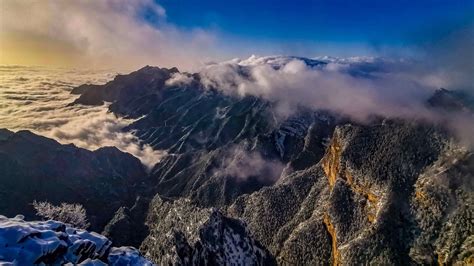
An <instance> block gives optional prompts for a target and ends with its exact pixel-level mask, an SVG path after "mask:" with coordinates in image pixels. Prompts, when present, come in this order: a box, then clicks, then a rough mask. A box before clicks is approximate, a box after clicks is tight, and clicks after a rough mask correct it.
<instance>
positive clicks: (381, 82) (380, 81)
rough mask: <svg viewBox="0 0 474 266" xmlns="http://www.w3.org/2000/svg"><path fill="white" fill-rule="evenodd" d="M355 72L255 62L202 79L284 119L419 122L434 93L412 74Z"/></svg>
mask: <svg viewBox="0 0 474 266" xmlns="http://www.w3.org/2000/svg"><path fill="white" fill-rule="evenodd" d="M310 63H311V62H310ZM313 63H314V62H313ZM357 68H358V66H357V65H355V66H354V65H350V64H346V63H337V62H331V63H329V64H327V65H314V66H311V65H308V64H307V63H305V62H304V61H303V59H299V58H290V57H262V58H257V57H255V56H253V57H251V58H249V59H246V60H243V61H240V60H232V61H228V62H223V63H220V64H213V65H209V66H207V67H206V68H204V69H203V70H202V71H201V72H200V73H201V76H202V83H203V84H204V86H206V87H208V88H209V87H215V88H217V89H220V90H222V91H223V92H224V93H226V94H230V95H238V96H247V95H252V96H258V97H262V98H264V99H267V100H270V101H272V102H274V103H275V104H276V106H277V108H276V110H277V113H278V114H279V115H282V116H288V115H291V114H292V113H294V112H296V110H297V108H298V106H303V107H309V108H313V109H315V108H317V109H328V110H331V111H335V112H337V113H341V114H344V115H348V116H350V117H352V118H354V119H356V120H361V121H363V120H366V119H367V118H368V117H369V116H371V115H374V114H376V115H383V116H392V117H401V116H411V115H413V114H416V115H420V116H423V115H425V113H426V108H425V107H424V106H423V105H422V104H421V103H422V101H424V100H426V99H427V98H428V97H429V95H430V94H431V93H432V92H433V91H434V90H435V89H437V87H435V86H433V85H432V84H429V82H425V80H424V79H423V78H424V77H423V76H417V75H416V74H415V73H409V72H403V71H395V72H385V71H372V72H371V73H369V74H370V75H371V76H370V77H361V76H359V75H354V74H353V73H352V72H354V71H357V70H358V69H357Z"/></svg>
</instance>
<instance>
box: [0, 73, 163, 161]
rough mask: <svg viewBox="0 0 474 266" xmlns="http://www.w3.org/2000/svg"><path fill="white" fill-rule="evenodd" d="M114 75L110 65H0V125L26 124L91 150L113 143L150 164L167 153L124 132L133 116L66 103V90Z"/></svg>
mask: <svg viewBox="0 0 474 266" xmlns="http://www.w3.org/2000/svg"><path fill="white" fill-rule="evenodd" d="M114 75H115V73H114V72H112V71H110V70H103V71H97V70H96V71H87V70H67V69H51V68H41V67H14V68H12V67H0V86H1V88H0V128H8V129H11V130H14V131H16V130H21V129H27V130H31V131H33V132H35V133H37V134H40V135H44V136H46V137H50V138H53V139H56V140H57V141H59V142H61V143H63V144H68V143H73V144H75V145H76V146H79V147H82V148H86V149H90V150H95V149H97V148H100V147H104V146H115V147H117V148H119V149H120V150H122V151H124V152H128V153H131V154H132V155H134V156H136V157H137V158H139V159H140V160H141V161H142V163H143V164H144V165H146V166H147V167H148V168H151V167H153V166H154V164H156V163H157V162H158V161H159V160H160V159H161V157H162V156H163V155H164V154H165V152H163V151H155V150H153V149H152V148H151V147H150V146H149V145H146V144H141V143H140V141H139V140H138V139H137V138H136V137H135V136H134V135H133V134H132V133H131V132H123V131H122V128H124V127H125V126H127V125H129V124H130V123H131V122H132V121H130V120H126V119H122V118H117V117H115V115H113V114H112V113H109V112H107V105H103V106H95V107H90V106H81V105H76V106H68V104H69V103H71V102H72V101H73V100H74V98H75V97H77V96H74V95H71V94H70V91H71V89H72V88H73V87H74V86H78V85H80V84H83V83H96V84H97V83H104V82H106V81H108V80H110V79H112V78H113V76H114Z"/></svg>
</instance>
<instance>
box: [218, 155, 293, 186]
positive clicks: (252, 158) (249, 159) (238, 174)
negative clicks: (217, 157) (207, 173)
mask: <svg viewBox="0 0 474 266" xmlns="http://www.w3.org/2000/svg"><path fill="white" fill-rule="evenodd" d="M284 167H285V165H284V164H282V163H281V162H279V161H272V160H267V159H265V158H263V157H262V155H261V154H260V153H258V152H255V151H253V152H249V151H247V150H245V149H244V148H242V147H240V146H233V147H231V148H229V149H228V151H227V152H226V154H225V155H224V157H223V159H222V162H221V164H220V166H219V167H218V168H217V169H215V170H214V174H215V175H223V176H230V177H233V178H236V179H237V180H238V181H246V180H248V179H249V178H251V177H253V178H258V179H259V180H260V181H261V182H271V183H274V182H276V181H277V180H278V179H279V178H280V175H281V174H282V171H283V168H284Z"/></svg>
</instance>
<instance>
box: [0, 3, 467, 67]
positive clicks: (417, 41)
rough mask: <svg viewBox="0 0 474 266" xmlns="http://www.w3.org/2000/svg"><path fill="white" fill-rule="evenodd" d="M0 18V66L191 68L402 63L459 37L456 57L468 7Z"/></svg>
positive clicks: (180, 9) (170, 7)
mask: <svg viewBox="0 0 474 266" xmlns="http://www.w3.org/2000/svg"><path fill="white" fill-rule="evenodd" d="M1 11H2V13H1V16H0V28H1V31H0V51H2V53H0V64H22V65H59V66H79V67H81V66H91V65H93V66H95V67H109V66H110V67H115V66H118V65H119V66H127V68H130V69H133V68H136V67H139V66H143V65H146V64H150V65H160V66H178V67H181V68H184V69H194V68H198V67H199V66H202V65H203V64H205V63H207V62H210V61H222V60H229V59H232V58H236V57H240V58H247V57H249V56H250V55H252V54H255V55H260V56H265V55H296V56H304V57H315V56H323V55H329V56H340V57H347V56H364V55H369V56H372V55H373V56H380V55H381V56H393V57H411V56H412V55H419V54H423V52H427V51H428V50H430V49H431V50H433V49H442V48H443V45H444V46H447V45H448V43H452V42H456V41H462V40H459V39H462V38H465V39H466V40H467V42H466V41H464V43H467V45H464V46H463V47H466V48H463V51H462V52H464V53H466V51H465V50H466V49H472V48H467V47H472V45H471V44H469V40H470V38H469V36H472V35H473V34H472V30H473V29H474V0H450V1H447V0H430V1H428V0H418V1H416V0H411V1H407V0H398V1H383V0H372V1H369V0H361V1H355V0H354V1H342V0H331V1H329V0H314V1H304V0H294V1H288V0H287V1H282V0H273V1H269V0H259V1H257V0H254V1H250V0H235V1H230V0H227V1H226V0H207V1H205V0H199V1H198V0H134V1H129V0H108V1H107V0H101V1H88V0H77V1H63V0H44V1H30V0H3V1H2V10H1ZM463 28H464V29H469V30H468V31H465V33H464V34H462V33H459V31H462V29H463ZM456 32H457V33H456ZM453 36H454V37H453ZM459 36H463V37H459ZM443 39H444V40H446V39H449V42H446V41H443ZM471 39H472V38H471ZM469 45H470V46H469ZM444 48H446V47H444ZM420 50H421V52H422V53H420ZM445 50H446V49H445ZM447 50H449V49H447ZM452 50H453V49H451V50H450V51H452ZM457 50H459V49H457ZM443 53H444V54H449V52H443ZM443 53H439V52H438V54H443Z"/></svg>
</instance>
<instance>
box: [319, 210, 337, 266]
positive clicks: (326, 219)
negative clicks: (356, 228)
mask: <svg viewBox="0 0 474 266" xmlns="http://www.w3.org/2000/svg"><path fill="white" fill-rule="evenodd" d="M323 223H324V226H325V227H326V230H327V231H328V233H329V235H330V237H331V243H332V245H331V251H332V254H331V259H332V265H333V266H338V265H341V262H340V256H341V255H340V253H339V251H338V246H337V231H336V228H335V227H334V224H333V223H332V222H331V217H329V215H328V214H327V213H325V214H324V218H323Z"/></svg>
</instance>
